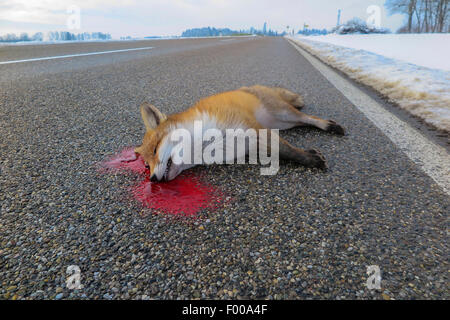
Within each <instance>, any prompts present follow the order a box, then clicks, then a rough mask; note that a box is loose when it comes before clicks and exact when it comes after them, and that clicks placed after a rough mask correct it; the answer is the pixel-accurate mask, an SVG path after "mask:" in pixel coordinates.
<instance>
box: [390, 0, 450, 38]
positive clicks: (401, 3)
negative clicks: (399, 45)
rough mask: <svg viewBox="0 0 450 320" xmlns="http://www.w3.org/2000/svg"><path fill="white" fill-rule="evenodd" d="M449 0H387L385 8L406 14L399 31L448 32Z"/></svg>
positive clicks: (449, 19) (449, 25) (391, 11)
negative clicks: (404, 22)
mask: <svg viewBox="0 0 450 320" xmlns="http://www.w3.org/2000/svg"><path fill="white" fill-rule="evenodd" d="M449 2H450V1H449V0H387V1H386V3H385V6H386V8H387V9H388V10H389V12H390V13H391V14H395V13H400V14H405V15H406V16H407V22H406V24H405V25H404V26H403V27H402V28H400V29H399V30H398V32H401V33H411V32H413V33H423V32H425V33H434V32H450V15H449V11H450V4H449Z"/></svg>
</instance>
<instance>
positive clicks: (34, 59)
mask: <svg viewBox="0 0 450 320" xmlns="http://www.w3.org/2000/svg"><path fill="white" fill-rule="evenodd" d="M153 48H154V47H142V48H130V49H120V50H111V51H96V52H87V53H77V54H67V55H64V56H53V57H42V58H32V59H23V60H11V61H0V64H11V63H21V62H30V61H41V60H53V59H64V58H72V57H82V56H93V55H96V54H106V53H115V52H127V51H137V50H148V49H153Z"/></svg>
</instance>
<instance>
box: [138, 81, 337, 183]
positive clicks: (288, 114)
mask: <svg viewBox="0 0 450 320" xmlns="http://www.w3.org/2000/svg"><path fill="white" fill-rule="evenodd" d="M303 106H304V103H303V99H302V97H301V96H300V95H298V94H296V93H293V92H291V91H289V90H286V89H284V88H278V87H274V88H272V87H265V86H261V85H255V86H252V87H242V88H240V89H238V90H234V91H228V92H223V93H219V94H216V95H213V96H210V97H207V98H204V99H201V100H200V101H199V102H197V103H196V104H195V105H193V106H192V107H190V108H189V109H187V110H185V111H183V112H180V113H176V114H173V115H170V116H166V115H165V114H163V113H162V112H161V111H159V110H158V109H157V108H156V107H155V106H153V105H151V104H149V103H143V104H142V105H141V107H140V109H141V115H142V119H143V121H144V124H145V127H146V133H145V136H144V139H143V142H142V145H141V146H139V147H136V148H135V153H136V154H137V155H141V156H142V157H143V159H144V161H145V163H146V166H147V167H148V168H149V170H150V177H151V180H152V181H168V180H172V179H174V178H175V177H176V176H177V175H179V174H180V173H181V171H183V170H185V169H187V168H190V167H193V166H194V165H195V164H190V163H184V164H175V163H174V161H173V147H174V146H173V143H171V142H170V140H169V136H170V134H171V132H173V130H175V129H179V128H186V129H187V130H190V131H192V126H193V125H192V124H193V123H194V122H195V121H202V123H203V127H204V128H205V129H207V128H215V129H218V130H226V129H230V128H233V129H238V128H240V129H244V130H246V129H254V130H256V131H258V130H260V129H279V130H285V129H291V128H294V127H298V126H314V127H317V128H320V129H321V130H324V131H327V132H332V133H335V134H340V135H344V128H343V127H342V126H340V125H339V124H337V123H336V122H335V121H332V120H323V119H320V118H318V117H314V116H309V115H307V114H305V113H303V112H300V111H299V110H300V109H301V108H302V107H303ZM268 132H270V130H269V131H268ZM271 134H272V135H274V134H276V133H273V132H272V133H271ZM278 139H279V140H277V141H279V146H278V148H279V157H280V158H281V159H285V160H289V161H294V162H297V163H299V164H301V165H303V166H306V167H311V168H319V169H326V168H327V166H326V161H325V158H324V157H323V156H322V154H321V153H320V152H319V151H317V150H314V149H312V150H303V149H300V148H297V147H294V146H292V145H291V144H289V143H288V142H287V141H286V140H284V139H282V138H280V137H278ZM267 148H268V149H270V146H267ZM259 152H261V150H260V151H259Z"/></svg>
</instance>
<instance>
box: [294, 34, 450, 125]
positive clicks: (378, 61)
mask: <svg viewBox="0 0 450 320" xmlns="http://www.w3.org/2000/svg"><path fill="white" fill-rule="evenodd" d="M291 39H292V40H294V41H296V42H297V43H298V44H300V45H301V47H302V48H303V49H305V50H307V51H308V52H310V53H312V54H313V55H315V56H317V57H318V58H320V59H321V60H322V61H324V62H325V63H327V64H329V65H331V66H333V67H335V68H337V69H339V70H341V71H343V72H344V73H346V74H347V75H348V76H349V77H351V78H353V79H355V80H357V81H359V82H361V83H363V84H365V85H368V86H371V87H372V88H374V89H375V90H377V91H379V92H380V93H382V94H383V95H384V96H386V97H388V98H389V99H390V100H392V101H394V102H396V103H397V104H398V105H399V106H400V107H402V108H403V109H405V110H407V111H409V112H410V113H411V114H413V115H415V116H417V117H419V118H422V119H424V120H425V121H426V122H427V123H429V124H431V125H433V126H435V127H436V128H438V129H441V130H444V131H447V132H450V72H449V71H450V58H449V57H450V34H420V35H418V34H417V35H415V34H407V35H404V34H395V35H394V34H371V35H327V36H313V37H311V36H310V37H305V36H297V37H295V38H291ZM414 43H415V44H414ZM414 62H415V63H414Z"/></svg>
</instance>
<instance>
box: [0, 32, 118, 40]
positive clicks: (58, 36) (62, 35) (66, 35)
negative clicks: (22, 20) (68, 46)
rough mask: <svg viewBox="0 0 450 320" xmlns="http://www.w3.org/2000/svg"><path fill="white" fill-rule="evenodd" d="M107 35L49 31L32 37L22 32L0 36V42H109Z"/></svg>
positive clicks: (37, 33) (108, 35) (109, 37)
mask: <svg viewBox="0 0 450 320" xmlns="http://www.w3.org/2000/svg"><path fill="white" fill-rule="evenodd" d="M110 39H111V35H110V34H109V33H102V32H91V33H88V32H84V33H78V34H74V33H71V32H67V31H50V32H48V33H47V34H46V35H44V34H43V33H42V32H36V33H35V34H33V35H31V36H30V35H28V33H26V32H23V33H21V34H20V35H16V34H14V33H8V34H6V35H4V36H0V42H21V41H84V40H110Z"/></svg>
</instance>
